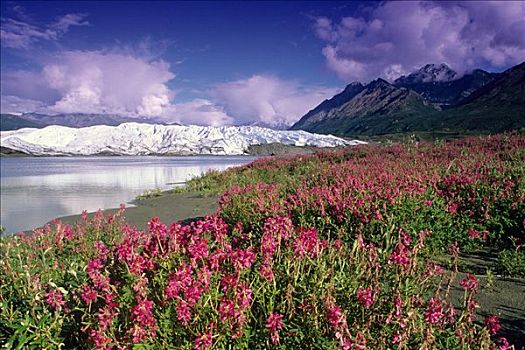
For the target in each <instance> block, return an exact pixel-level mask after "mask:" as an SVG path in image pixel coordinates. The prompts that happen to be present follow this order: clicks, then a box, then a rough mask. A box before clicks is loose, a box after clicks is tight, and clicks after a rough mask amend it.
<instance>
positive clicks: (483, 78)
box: [394, 65, 498, 108]
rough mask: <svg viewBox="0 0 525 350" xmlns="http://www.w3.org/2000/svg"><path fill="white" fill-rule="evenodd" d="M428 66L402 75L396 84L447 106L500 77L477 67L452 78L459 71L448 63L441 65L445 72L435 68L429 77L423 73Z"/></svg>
mask: <svg viewBox="0 0 525 350" xmlns="http://www.w3.org/2000/svg"><path fill="white" fill-rule="evenodd" d="M428 66H430V65H427V66H425V67H423V68H421V69H420V70H418V71H417V72H414V73H412V74H410V75H408V76H406V77H405V76H402V77H400V78H398V79H396V80H395V81H394V85H396V86H400V87H405V88H407V89H410V90H414V91H416V92H417V93H419V94H420V95H421V96H423V97H424V98H426V99H427V100H429V101H430V102H432V103H436V104H439V105H441V106H443V107H445V108H446V107H447V106H452V105H455V104H457V103H459V102H460V101H461V100H462V99H464V98H466V97H468V96H469V95H470V94H472V93H473V92H474V91H476V90H477V89H479V88H481V87H483V86H484V85H486V84H488V83H490V82H491V81H492V80H494V79H495V78H497V77H498V74H495V73H488V72H486V71H484V70H481V69H475V70H474V71H472V72H471V73H468V74H465V75H463V76H462V77H461V78H458V79H451V78H454V77H456V76H457V73H456V72H454V71H452V70H451V69H450V68H448V67H447V66H446V65H441V70H444V71H445V72H441V70H439V71H436V70H434V71H433V73H434V74H433V75H431V76H430V77H429V76H428V74H426V75H425V74H423V72H426V71H427V70H428ZM422 71H423V72H422ZM444 77H446V78H444Z"/></svg>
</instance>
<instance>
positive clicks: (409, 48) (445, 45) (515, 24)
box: [314, 1, 525, 82]
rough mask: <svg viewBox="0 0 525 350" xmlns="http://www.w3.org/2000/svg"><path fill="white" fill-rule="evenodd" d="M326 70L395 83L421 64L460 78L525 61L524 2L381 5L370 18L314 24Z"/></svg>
mask: <svg viewBox="0 0 525 350" xmlns="http://www.w3.org/2000/svg"><path fill="white" fill-rule="evenodd" d="M314 27H315V31H316V34H317V36H318V37H319V38H320V39H322V40H323V41H325V42H326V45H325V47H324V48H323V50H322V53H323V55H324V56H325V58H326V64H327V66H328V68H330V69H331V70H333V71H334V72H335V73H336V74H337V75H338V76H339V77H340V78H341V79H342V80H344V81H347V82H350V81H354V80H360V81H368V80H371V79H374V78H376V77H378V76H381V77H384V78H387V79H395V78H396V77H398V76H400V75H402V74H406V73H408V72H411V71H413V70H414V69H417V68H419V67H421V66H422V65H424V64H426V63H441V62H445V63H448V64H449V65H450V66H452V68H454V69H456V70H457V71H458V72H460V73H462V72H464V71H468V70H470V69H473V68H477V67H486V68H489V69H504V68H507V67H509V66H511V65H514V64H517V63H520V62H522V61H523V60H524V59H525V2H522V1H483V2H477V1H466V2H423V1H418V2H416V1H406V2H397V1H395V2H385V3H382V4H380V5H379V6H378V7H376V8H375V9H373V10H372V11H371V12H370V14H369V16H367V17H366V18H365V17H345V18H343V19H341V21H339V22H335V23H334V22H333V21H332V20H331V19H329V18H326V17H320V18H317V19H316V21H315V24H314Z"/></svg>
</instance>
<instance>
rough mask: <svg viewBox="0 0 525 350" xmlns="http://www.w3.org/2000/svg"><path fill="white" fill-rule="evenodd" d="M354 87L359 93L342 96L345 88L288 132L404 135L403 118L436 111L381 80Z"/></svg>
mask: <svg viewBox="0 0 525 350" xmlns="http://www.w3.org/2000/svg"><path fill="white" fill-rule="evenodd" d="M354 88H355V90H352V92H357V91H358V90H360V91H359V92H358V93H355V94H354V93H349V94H347V95H345V92H346V91H347V90H349V87H347V88H346V89H345V91H343V92H342V93H341V94H339V95H336V96H335V97H334V98H333V99H332V100H328V101H325V102H323V103H322V104H321V105H319V106H318V107H316V108H315V109H313V110H312V111H310V112H309V113H308V114H306V115H305V116H304V117H303V118H301V119H300V120H299V121H298V122H297V123H296V124H294V125H293V126H292V128H291V129H292V130H307V131H310V132H319V133H334V134H337V135H373V134H378V133H385V132H403V131H404V127H405V124H406V123H404V120H405V119H411V118H413V117H415V116H417V115H420V114H424V113H431V112H433V111H435V110H436V107H435V106H434V105H432V104H431V103H429V102H428V101H426V100H425V99H424V98H423V97H421V96H420V95H419V94H417V93H416V92H414V91H411V90H409V89H406V88H400V87H396V86H394V85H392V84H390V83H388V82H387V81H385V80H383V79H377V80H374V81H373V82H371V83H370V84H368V85H366V86H364V87H363V86H362V85H361V87H358V85H354ZM351 89H352V88H351ZM351 89H350V90H351ZM345 97H346V98H347V99H346V101H345ZM348 97H349V98H348ZM323 104H324V106H323ZM330 107H331V108H330Z"/></svg>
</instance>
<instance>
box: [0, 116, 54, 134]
mask: <svg viewBox="0 0 525 350" xmlns="http://www.w3.org/2000/svg"><path fill="white" fill-rule="evenodd" d="M44 126H45V125H44V124H41V123H38V122H36V121H34V120H31V119H26V118H24V117H22V116H19V115H14V114H0V130H2V131H4V130H17V129H22V128H41V127H44Z"/></svg>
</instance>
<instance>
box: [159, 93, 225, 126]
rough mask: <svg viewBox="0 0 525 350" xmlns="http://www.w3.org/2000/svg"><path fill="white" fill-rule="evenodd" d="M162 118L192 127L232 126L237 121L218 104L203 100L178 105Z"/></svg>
mask: <svg viewBox="0 0 525 350" xmlns="http://www.w3.org/2000/svg"><path fill="white" fill-rule="evenodd" d="M162 117H163V118H164V119H165V120H167V121H169V122H176V123H181V124H192V125H211V126H221V125H232V124H235V121H234V119H233V118H232V117H230V116H229V115H228V114H226V112H225V111H224V109H223V108H222V107H221V106H219V105H217V104H216V103H214V102H212V101H210V100H207V99H202V98H197V99H194V100H192V101H189V102H183V103H177V104H173V105H171V106H170V107H169V108H167V109H166V110H165V111H164V113H163V115H162Z"/></svg>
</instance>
